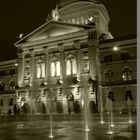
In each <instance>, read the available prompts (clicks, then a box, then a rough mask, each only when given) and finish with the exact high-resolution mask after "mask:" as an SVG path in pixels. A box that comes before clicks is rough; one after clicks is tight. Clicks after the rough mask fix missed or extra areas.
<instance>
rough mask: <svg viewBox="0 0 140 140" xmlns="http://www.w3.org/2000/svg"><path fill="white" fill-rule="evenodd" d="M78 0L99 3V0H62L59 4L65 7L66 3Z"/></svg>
mask: <svg viewBox="0 0 140 140" xmlns="http://www.w3.org/2000/svg"><path fill="white" fill-rule="evenodd" d="M78 1H90V2H94V3H99V0H60V3H59V6H60V7H63V6H65V5H68V4H70V3H74V2H78Z"/></svg>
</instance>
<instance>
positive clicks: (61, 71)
mask: <svg viewBox="0 0 140 140" xmlns="http://www.w3.org/2000/svg"><path fill="white" fill-rule="evenodd" d="M58 47H59V50H60V81H59V82H60V83H61V84H62V83H63V82H64V81H63V80H64V47H63V43H61V44H58Z"/></svg>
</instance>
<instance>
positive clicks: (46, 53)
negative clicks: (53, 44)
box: [43, 46, 49, 84]
mask: <svg viewBox="0 0 140 140" xmlns="http://www.w3.org/2000/svg"><path fill="white" fill-rule="evenodd" d="M43 49H44V53H45V82H46V84H48V78H49V49H48V47H47V46H45V47H44V48H43Z"/></svg>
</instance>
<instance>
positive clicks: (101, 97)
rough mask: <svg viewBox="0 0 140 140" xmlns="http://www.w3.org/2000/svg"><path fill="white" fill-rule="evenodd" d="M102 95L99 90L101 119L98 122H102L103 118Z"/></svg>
mask: <svg viewBox="0 0 140 140" xmlns="http://www.w3.org/2000/svg"><path fill="white" fill-rule="evenodd" d="M102 102H103V101H102V95H101V92H100V109H101V110H100V117H101V121H100V123H101V124H104V119H103V103H102Z"/></svg>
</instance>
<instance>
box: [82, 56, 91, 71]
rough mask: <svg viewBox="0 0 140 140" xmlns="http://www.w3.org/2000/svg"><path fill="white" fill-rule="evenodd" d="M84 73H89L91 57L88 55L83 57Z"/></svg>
mask: <svg viewBox="0 0 140 140" xmlns="http://www.w3.org/2000/svg"><path fill="white" fill-rule="evenodd" d="M82 73H89V57H88V56H87V55H84V56H83V57H82Z"/></svg>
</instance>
